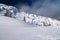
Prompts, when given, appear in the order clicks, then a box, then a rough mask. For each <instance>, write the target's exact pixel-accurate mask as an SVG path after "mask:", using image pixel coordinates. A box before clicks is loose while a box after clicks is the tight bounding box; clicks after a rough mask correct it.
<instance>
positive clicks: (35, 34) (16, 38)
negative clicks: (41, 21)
mask: <svg viewBox="0 0 60 40" xmlns="http://www.w3.org/2000/svg"><path fill="white" fill-rule="evenodd" d="M0 40H60V27H53V26H50V27H48V26H36V25H30V24H27V23H25V22H24V21H21V20H17V19H13V18H9V17H5V16H0Z"/></svg>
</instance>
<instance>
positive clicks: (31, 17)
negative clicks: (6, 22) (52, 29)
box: [16, 12, 60, 26]
mask: <svg viewBox="0 0 60 40" xmlns="http://www.w3.org/2000/svg"><path fill="white" fill-rule="evenodd" d="M16 17H17V19H18V20H24V21H25V22H26V23H30V24H35V25H39V26H60V21H58V20H56V19H53V18H49V17H43V16H37V15H35V14H29V13H25V12H19V13H17V16H16Z"/></svg>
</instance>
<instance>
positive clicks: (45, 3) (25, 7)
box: [0, 0, 60, 18]
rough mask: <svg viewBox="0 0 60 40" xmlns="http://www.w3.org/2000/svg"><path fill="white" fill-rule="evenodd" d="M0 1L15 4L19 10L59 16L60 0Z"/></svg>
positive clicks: (0, 0)
mask: <svg viewBox="0 0 60 40" xmlns="http://www.w3.org/2000/svg"><path fill="white" fill-rule="evenodd" d="M0 3H3V4H7V5H12V6H16V7H17V8H19V9H20V11H25V12H29V13H34V14H37V15H41V16H49V17H53V18H60V0H0Z"/></svg>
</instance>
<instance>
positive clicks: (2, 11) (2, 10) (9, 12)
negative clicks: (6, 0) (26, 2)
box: [0, 4, 18, 18]
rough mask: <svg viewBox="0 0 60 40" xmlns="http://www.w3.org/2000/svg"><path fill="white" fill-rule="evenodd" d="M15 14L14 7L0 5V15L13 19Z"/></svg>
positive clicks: (15, 9)
mask: <svg viewBox="0 0 60 40" xmlns="http://www.w3.org/2000/svg"><path fill="white" fill-rule="evenodd" d="M17 12H18V10H17V8H16V7H13V6H7V5H5V4H0V15H3V16H8V17H13V18H15V17H16V13H17Z"/></svg>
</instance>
